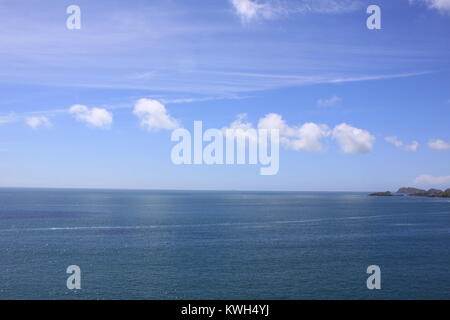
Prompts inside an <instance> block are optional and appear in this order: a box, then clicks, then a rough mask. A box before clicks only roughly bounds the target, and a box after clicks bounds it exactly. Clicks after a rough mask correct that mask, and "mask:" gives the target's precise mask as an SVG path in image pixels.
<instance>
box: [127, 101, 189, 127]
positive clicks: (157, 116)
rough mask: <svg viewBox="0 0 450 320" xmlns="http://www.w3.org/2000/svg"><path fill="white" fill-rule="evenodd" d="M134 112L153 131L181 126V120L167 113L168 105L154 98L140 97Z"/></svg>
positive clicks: (143, 124)
mask: <svg viewBox="0 0 450 320" xmlns="http://www.w3.org/2000/svg"><path fill="white" fill-rule="evenodd" d="M133 114H135V115H136V116H137V117H138V118H139V120H140V123H141V125H142V126H143V127H146V128H147V129H149V130H151V131H158V130H160V129H167V130H172V129H176V128H178V127H180V124H179V122H178V121H177V120H176V119H174V118H172V117H171V116H170V115H169V114H168V113H167V109H166V107H165V106H164V105H163V104H162V103H160V102H159V101H156V100H153V99H146V98H143V99H139V100H138V101H137V102H136V105H135V106H134V110H133Z"/></svg>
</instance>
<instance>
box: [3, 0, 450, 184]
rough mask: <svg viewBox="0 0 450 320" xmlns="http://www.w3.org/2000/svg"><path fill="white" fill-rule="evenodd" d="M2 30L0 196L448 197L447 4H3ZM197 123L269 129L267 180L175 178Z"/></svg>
mask: <svg viewBox="0 0 450 320" xmlns="http://www.w3.org/2000/svg"><path fill="white" fill-rule="evenodd" d="M374 4H375V5H378V6H379V7H380V9H381V29H373V30H371V29H368V28H367V25H366V20H367V18H368V17H369V16H370V14H368V13H367V12H366V10H367V7H368V6H369V5H374ZM71 5H77V6H78V7H79V8H80V12H81V15H80V21H81V24H80V29H69V28H68V27H67V20H68V18H69V24H70V22H71V21H72V22H73V20H70V19H71V18H70V16H71V15H72V14H73V12H72V11H70V12H69V13H67V11H66V10H67V8H68V7H69V6H71ZM0 30H1V31H0V66H1V67H0V96H1V99H0V187H52V188H126V189H194V190H276V191H277V190H292V191H296V190H298V191H384V190H394V191H395V190H396V189H397V188H399V187H402V186H415V187H420V188H426V189H428V188H432V187H433V188H444V189H445V188H450V132H449V124H450V123H449V119H450V80H449V79H450V78H449V76H450V40H449V36H448V34H449V30H450V0H395V1H392V0H389V1H388V0H375V1H373V0H372V1H370V2H369V1H365V0H342V1H338V0H315V1H312V0H292V1H288V0H259V1H256V0H202V1H201V4H200V2H199V1H194V0H183V1H181V0H158V1H148V0H147V1H143V0H135V1H127V2H125V1H117V0H108V1H105V0H96V1H92V0H89V1H84V0H71V1H62V0H58V1H56V0H53V1H49V0H39V1H35V0H27V1H24V0H14V1H10V0H0ZM196 120H198V121H202V122H203V126H204V127H205V128H218V129H221V128H230V127H236V126H237V127H246V128H250V127H251V128H261V127H262V126H264V125H268V126H269V127H271V128H276V129H279V130H280V135H281V138H282V144H281V148H280V168H279V172H278V174H276V175H272V176H261V175H260V174H259V166H255V165H234V166H225V165H210V166H208V165H175V164H174V163H172V161H171V150H172V148H173V147H174V145H175V143H174V142H173V141H171V133H172V131H173V130H174V129H176V128H186V129H188V130H192V128H193V123H194V121H196Z"/></svg>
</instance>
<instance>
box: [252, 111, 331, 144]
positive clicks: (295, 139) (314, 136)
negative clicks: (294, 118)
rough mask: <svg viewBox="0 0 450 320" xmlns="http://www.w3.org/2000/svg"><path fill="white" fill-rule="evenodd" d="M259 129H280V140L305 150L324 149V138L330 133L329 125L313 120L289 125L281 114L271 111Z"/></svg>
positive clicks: (260, 122) (263, 119) (282, 142)
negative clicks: (297, 124) (292, 125)
mask: <svg viewBox="0 0 450 320" xmlns="http://www.w3.org/2000/svg"><path fill="white" fill-rule="evenodd" d="M258 128H259V129H269V130H270V129H278V130H279V131H280V142H281V144H282V145H283V146H284V147H285V148H287V149H292V150H296V151H299V150H304V151H312V152H320V151H323V149H324V148H323V145H322V138H324V137H326V136H328V135H329V134H330V130H329V128H328V126H327V125H323V124H316V123H313V122H308V123H304V124H303V125H301V126H294V127H291V126H288V125H287V124H286V122H285V121H284V120H283V118H282V117H281V115H279V114H276V113H269V114H267V115H266V116H265V117H264V118H261V119H260V120H259V122H258Z"/></svg>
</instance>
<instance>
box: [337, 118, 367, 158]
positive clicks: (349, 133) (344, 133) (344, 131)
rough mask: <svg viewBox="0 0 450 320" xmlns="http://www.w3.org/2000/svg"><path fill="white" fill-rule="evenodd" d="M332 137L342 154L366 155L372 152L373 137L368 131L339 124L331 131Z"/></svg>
mask: <svg viewBox="0 0 450 320" xmlns="http://www.w3.org/2000/svg"><path fill="white" fill-rule="evenodd" d="M332 136H333V138H334V139H336V141H337V142H338V144H339V145H340V147H341V150H342V151H343V152H344V153H368V152H369V151H371V150H372V148H373V144H374V142H375V137H374V136H372V135H371V134H370V133H369V132H368V131H366V130H363V129H359V128H355V127H352V126H350V125H348V124H346V123H341V124H340V125H337V126H336V127H334V129H333V133H332Z"/></svg>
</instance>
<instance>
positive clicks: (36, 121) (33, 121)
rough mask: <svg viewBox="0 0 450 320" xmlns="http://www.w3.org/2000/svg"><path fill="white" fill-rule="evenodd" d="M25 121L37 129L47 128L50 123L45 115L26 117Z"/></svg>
mask: <svg viewBox="0 0 450 320" xmlns="http://www.w3.org/2000/svg"><path fill="white" fill-rule="evenodd" d="M25 123H26V124H27V126H29V127H31V128H32V129H37V128H39V127H47V128H49V127H51V125H52V124H51V122H50V120H48V118H47V117H28V118H26V119H25Z"/></svg>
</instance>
